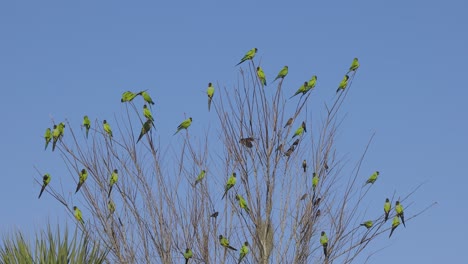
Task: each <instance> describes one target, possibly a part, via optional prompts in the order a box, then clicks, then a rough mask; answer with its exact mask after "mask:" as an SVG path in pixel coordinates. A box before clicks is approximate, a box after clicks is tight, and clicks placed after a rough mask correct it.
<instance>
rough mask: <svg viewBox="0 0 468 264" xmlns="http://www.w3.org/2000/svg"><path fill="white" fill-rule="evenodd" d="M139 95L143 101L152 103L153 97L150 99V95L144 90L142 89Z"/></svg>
mask: <svg viewBox="0 0 468 264" xmlns="http://www.w3.org/2000/svg"><path fill="white" fill-rule="evenodd" d="M141 96H143V100H145V102H147V103H148V104H150V105H154V102H153V99H151V96H150V95H149V94H148V93H147V92H146V91H142V92H141Z"/></svg>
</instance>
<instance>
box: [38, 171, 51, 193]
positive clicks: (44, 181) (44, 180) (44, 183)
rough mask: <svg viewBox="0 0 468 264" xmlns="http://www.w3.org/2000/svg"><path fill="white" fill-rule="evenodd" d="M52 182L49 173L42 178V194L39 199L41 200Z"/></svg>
mask: <svg viewBox="0 0 468 264" xmlns="http://www.w3.org/2000/svg"><path fill="white" fill-rule="evenodd" d="M50 180H51V177H50V174H49V173H46V174H44V176H43V177H42V188H41V192H40V193H39V196H38V197H37V199H39V198H41V195H42V192H44V190H45V188H46V186H47V185H49V182H50Z"/></svg>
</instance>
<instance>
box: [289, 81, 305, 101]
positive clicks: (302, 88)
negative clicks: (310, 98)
mask: <svg viewBox="0 0 468 264" xmlns="http://www.w3.org/2000/svg"><path fill="white" fill-rule="evenodd" d="M307 91H308V90H307V82H304V83H303V84H302V85H301V87H299V89H297V91H296V93H294V94H293V96H291V97H289V99H291V98H293V97H294V96H296V95H298V94H300V93H302V95H304V94H306V93H307Z"/></svg>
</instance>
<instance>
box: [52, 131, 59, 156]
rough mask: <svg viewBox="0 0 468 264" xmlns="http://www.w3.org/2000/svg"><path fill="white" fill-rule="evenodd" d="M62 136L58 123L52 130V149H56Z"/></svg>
mask: <svg viewBox="0 0 468 264" xmlns="http://www.w3.org/2000/svg"><path fill="white" fill-rule="evenodd" d="M59 137H60V130H59V129H58V127H57V125H54V129H53V130H52V139H53V141H52V151H54V150H55V145H56V144H57V141H58V139H59Z"/></svg>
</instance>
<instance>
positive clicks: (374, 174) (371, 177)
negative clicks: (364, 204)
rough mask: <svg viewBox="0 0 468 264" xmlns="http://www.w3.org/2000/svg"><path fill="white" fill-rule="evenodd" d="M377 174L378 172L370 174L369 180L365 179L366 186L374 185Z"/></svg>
mask: <svg viewBox="0 0 468 264" xmlns="http://www.w3.org/2000/svg"><path fill="white" fill-rule="evenodd" d="M379 174H380V173H379V172H378V171H375V172H374V173H372V175H371V176H370V177H369V179H367V181H366V184H368V183H370V184H374V182H375V181H376V180H377V177H378V176H379Z"/></svg>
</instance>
